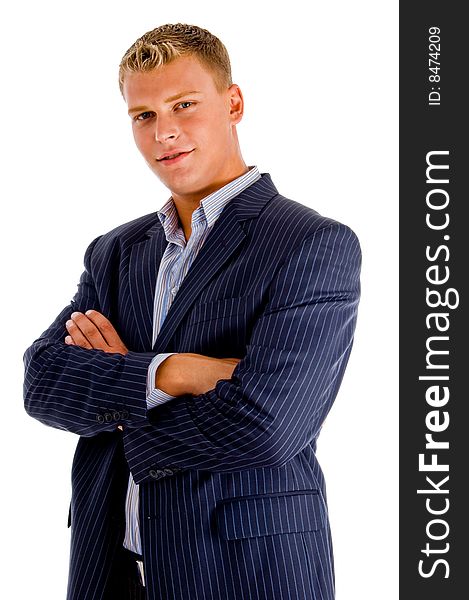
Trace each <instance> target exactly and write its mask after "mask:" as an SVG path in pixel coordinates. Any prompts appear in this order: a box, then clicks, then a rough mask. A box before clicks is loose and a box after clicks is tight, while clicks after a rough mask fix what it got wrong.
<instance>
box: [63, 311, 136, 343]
mask: <svg viewBox="0 0 469 600" xmlns="http://www.w3.org/2000/svg"><path fill="white" fill-rule="evenodd" d="M65 327H66V328H67V331H68V333H69V335H67V337H66V338H65V343H66V344H69V345H70V346H80V348H86V349H88V350H93V349H94V350H103V351H104V352H109V353H118V354H127V352H128V349H127V348H126V347H125V344H124V343H123V342H122V340H121V339H120V337H119V335H118V333H117V331H116V330H115V329H114V327H113V326H112V323H111V322H110V321H109V320H108V319H106V317H105V316H104V315H102V314H101V313H100V312H98V311H97V310H87V311H86V313H85V314H83V313H81V312H74V313H72V315H71V317H70V320H69V321H67V322H66V323H65Z"/></svg>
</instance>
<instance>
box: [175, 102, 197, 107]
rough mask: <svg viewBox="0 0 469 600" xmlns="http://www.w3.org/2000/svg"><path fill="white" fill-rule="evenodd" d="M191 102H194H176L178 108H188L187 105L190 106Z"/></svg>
mask: <svg viewBox="0 0 469 600" xmlns="http://www.w3.org/2000/svg"><path fill="white" fill-rule="evenodd" d="M192 104H194V102H180V103H179V104H178V106H179V107H180V108H188V106H191V105H192ZM184 105H186V106H184Z"/></svg>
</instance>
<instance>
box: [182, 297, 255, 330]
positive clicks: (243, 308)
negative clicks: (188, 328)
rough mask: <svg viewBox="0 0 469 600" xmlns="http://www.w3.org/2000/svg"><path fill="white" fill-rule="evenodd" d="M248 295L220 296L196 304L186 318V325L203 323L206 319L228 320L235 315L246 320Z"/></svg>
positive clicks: (234, 317)
mask: <svg viewBox="0 0 469 600" xmlns="http://www.w3.org/2000/svg"><path fill="white" fill-rule="evenodd" d="M249 301H250V298H249V297H248V296H237V297H234V298H222V299H219V300H213V301H211V302H204V303H203V304H196V305H195V306H194V307H193V309H192V311H191V313H190V315H189V318H188V320H187V325H195V324H196V323H204V322H206V321H215V320H224V321H229V320H230V319H234V320H235V321H236V317H238V316H239V317H240V319H244V321H246V320H247V317H248V311H249Z"/></svg>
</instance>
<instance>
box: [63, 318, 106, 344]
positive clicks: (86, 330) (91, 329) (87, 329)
mask: <svg viewBox="0 0 469 600" xmlns="http://www.w3.org/2000/svg"><path fill="white" fill-rule="evenodd" d="M70 318H71V320H72V321H73V323H74V324H75V325H76V326H77V327H78V329H79V330H80V332H81V335H82V336H83V337H84V338H86V340H87V341H88V342H89V344H90V345H91V347H92V348H95V349H99V350H105V349H107V342H106V340H105V339H104V337H103V336H102V335H101V332H100V331H99V329H98V328H97V327H96V325H95V324H94V323H93V321H90V319H89V318H88V317H87V316H86V315H84V314H83V313H80V312H74V313H72V314H71V316H70ZM72 337H73V339H75V338H74V336H73V334H72Z"/></svg>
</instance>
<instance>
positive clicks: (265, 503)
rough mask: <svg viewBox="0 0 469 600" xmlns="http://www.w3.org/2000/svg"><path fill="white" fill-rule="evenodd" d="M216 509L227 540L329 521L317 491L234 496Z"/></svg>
mask: <svg viewBox="0 0 469 600" xmlns="http://www.w3.org/2000/svg"><path fill="white" fill-rule="evenodd" d="M215 510H216V522H217V527H218V531H219V534H220V536H221V537H222V538H223V539H225V540H237V539H242V538H249V537H259V536H263V535H274V534H277V533H295V532H300V531H318V530H319V529H322V528H323V527H324V526H325V523H326V512H325V507H324V501H323V499H322V496H321V495H320V494H319V491H318V490H300V491H292V492H279V493H273V494H262V495H257V496H245V497H240V498H231V499H227V500H222V501H221V502H219V503H218V504H217V506H216V509H215Z"/></svg>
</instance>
